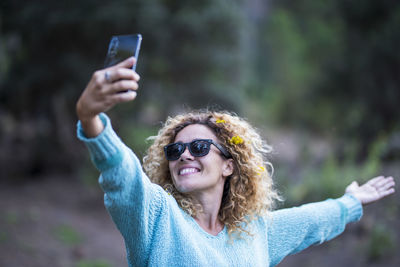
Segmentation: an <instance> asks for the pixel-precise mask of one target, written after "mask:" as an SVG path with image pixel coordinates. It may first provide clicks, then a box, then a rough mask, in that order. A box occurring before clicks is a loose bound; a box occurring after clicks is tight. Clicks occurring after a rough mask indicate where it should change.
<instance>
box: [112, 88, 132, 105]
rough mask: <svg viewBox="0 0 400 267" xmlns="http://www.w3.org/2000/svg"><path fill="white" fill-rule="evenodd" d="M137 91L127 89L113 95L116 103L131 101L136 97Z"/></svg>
mask: <svg viewBox="0 0 400 267" xmlns="http://www.w3.org/2000/svg"><path fill="white" fill-rule="evenodd" d="M136 96H137V93H136V92H135V91H127V92H124V93H120V94H115V95H113V96H112V100H113V101H114V103H122V102H129V101H132V100H134V99H135V98H136Z"/></svg>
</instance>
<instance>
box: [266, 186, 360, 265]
mask: <svg viewBox="0 0 400 267" xmlns="http://www.w3.org/2000/svg"><path fill="white" fill-rule="evenodd" d="M361 216H362V205H361V203H360V202H359V201H358V200H357V199H356V198H355V197H353V196H352V195H347V194H346V195H344V196H342V197H341V198H338V199H335V200H332V199H328V200H326V201H323V202H317V203H310V204H306V205H302V206H300V207H295V208H289V209H282V210H278V211H274V212H272V214H271V216H270V217H269V218H268V221H267V227H268V229H267V234H268V249H269V256H270V265H271V266H275V265H276V264H278V263H279V262H280V261H281V260H282V259H283V258H284V257H286V256H287V255H289V254H294V253H297V252H299V251H301V250H303V249H305V248H307V247H309V246H311V245H313V244H321V243H322V242H324V241H327V240H330V239H332V238H334V237H336V236H338V235H339V234H341V233H342V232H343V231H344V229H345V226H346V224H347V223H350V222H354V221H358V220H360V218H361Z"/></svg>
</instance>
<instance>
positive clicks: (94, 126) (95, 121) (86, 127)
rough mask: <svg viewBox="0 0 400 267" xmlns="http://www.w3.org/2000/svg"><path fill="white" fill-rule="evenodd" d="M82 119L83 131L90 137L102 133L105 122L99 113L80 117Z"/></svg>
mask: <svg viewBox="0 0 400 267" xmlns="http://www.w3.org/2000/svg"><path fill="white" fill-rule="evenodd" d="M80 121H81V125H82V129H83V132H84V133H85V135H86V137H88V138H94V137H96V136H98V135H99V134H101V132H102V131H103V130H104V124H103V122H102V121H101V119H100V116H99V115H96V116H94V117H84V118H82V119H80Z"/></svg>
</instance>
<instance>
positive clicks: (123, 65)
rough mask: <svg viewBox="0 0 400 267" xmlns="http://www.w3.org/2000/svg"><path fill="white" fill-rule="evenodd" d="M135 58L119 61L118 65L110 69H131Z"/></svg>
mask: <svg viewBox="0 0 400 267" xmlns="http://www.w3.org/2000/svg"><path fill="white" fill-rule="evenodd" d="M135 62H136V58H134V57H129V58H127V59H125V60H124V61H121V62H120V63H118V64H116V65H114V66H112V67H111V69H114V68H132V66H133V65H134V64H135Z"/></svg>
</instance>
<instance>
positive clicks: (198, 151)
mask: <svg viewBox="0 0 400 267" xmlns="http://www.w3.org/2000/svg"><path fill="white" fill-rule="evenodd" d="M208 152H210V143H209V142H207V141H203V140H196V141H193V142H191V143H190V153H191V154H192V155H193V156H195V157H202V156H205V155H207V154H208Z"/></svg>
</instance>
